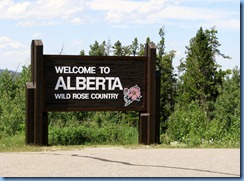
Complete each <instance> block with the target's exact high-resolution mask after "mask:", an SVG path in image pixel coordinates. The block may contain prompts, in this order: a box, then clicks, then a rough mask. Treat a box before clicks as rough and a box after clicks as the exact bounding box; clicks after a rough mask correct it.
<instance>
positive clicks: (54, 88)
mask: <svg viewBox="0 0 244 181" xmlns="http://www.w3.org/2000/svg"><path fill="white" fill-rule="evenodd" d="M156 82H157V83H156ZM54 111H65V112H67V111H138V112H139V114H138V115H139V130H138V131H139V133H138V135H139V137H138V138H139V143H143V144H151V143H159V135H160V134H159V133H160V76H156V47H155V45H154V44H152V43H148V44H146V46H145V56H141V57H137V56H134V57H132V56H126V57H122V56H75V55H46V54H43V44H42V41H41V40H33V41H32V44H31V82H27V83H26V143H27V144H34V145H48V112H54Z"/></svg>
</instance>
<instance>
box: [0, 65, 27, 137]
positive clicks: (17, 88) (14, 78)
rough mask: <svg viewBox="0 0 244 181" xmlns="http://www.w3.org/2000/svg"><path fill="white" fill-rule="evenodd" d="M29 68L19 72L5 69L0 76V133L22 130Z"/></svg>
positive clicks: (12, 132)
mask: <svg viewBox="0 0 244 181" xmlns="http://www.w3.org/2000/svg"><path fill="white" fill-rule="evenodd" d="M29 77H30V68H27V67H23V70H22V72H21V73H20V74H18V73H12V72H10V71H7V70H6V71H5V72H3V73H2V74H1V76H0V100H1V101H0V135H15V134H16V133H17V132H19V131H23V130H24V120H25V83H26V82H29Z"/></svg>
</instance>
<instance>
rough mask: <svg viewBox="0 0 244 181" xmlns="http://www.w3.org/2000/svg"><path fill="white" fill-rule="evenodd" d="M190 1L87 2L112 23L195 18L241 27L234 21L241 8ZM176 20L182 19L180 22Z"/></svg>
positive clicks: (129, 0)
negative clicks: (205, 4) (225, 7)
mask: <svg viewBox="0 0 244 181" xmlns="http://www.w3.org/2000/svg"><path fill="white" fill-rule="evenodd" d="M188 1H189V0H188ZM190 1H191V2H192V3H190V4H191V5H189V4H188V5H186V4H183V3H182V2H185V1H177V2H174V1H169V0H160V1H159V0H147V1H132V0H92V1H91V2H89V3H87V5H88V6H89V8H90V9H92V10H99V11H103V12H104V13H105V20H106V21H107V22H108V23H110V24H113V25H114V24H120V25H121V24H127V25H128V24H162V23H165V22H166V23H167V22H169V21H170V20H174V23H177V24H183V23H184V22H186V21H188V22H192V21H198V23H200V24H207V23H208V24H211V26H214V25H216V26H217V27H218V26H221V27H223V26H224V27H225V28H232V29H240V26H238V23H237V21H239V18H240V12H234V11H227V10H223V9H219V8H218V7H216V8H203V7H199V5H198V6H194V3H195V4H197V3H199V2H197V1H192V0H190ZM227 2H228V1H227ZM175 20H176V21H175ZM178 20H179V21H181V22H180V23H179V21H178ZM177 21H178V22H177ZM223 22H226V24H224V23H223ZM169 23H170V22H169Z"/></svg>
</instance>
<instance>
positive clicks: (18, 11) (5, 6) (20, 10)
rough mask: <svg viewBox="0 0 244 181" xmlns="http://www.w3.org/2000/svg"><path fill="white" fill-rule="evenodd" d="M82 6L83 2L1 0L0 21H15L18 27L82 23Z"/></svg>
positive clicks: (80, 0)
mask: <svg viewBox="0 0 244 181" xmlns="http://www.w3.org/2000/svg"><path fill="white" fill-rule="evenodd" d="M84 6H85V4H84V0H72V1H70V0H37V1H31V0H24V1H20V2H19V1H13V0H2V1H1V2H0V13H1V16H0V19H10V20H16V21H18V25H20V26H33V25H39V24H41V25H49V24H54V21H55V22H56V24H60V23H61V22H62V23H67V22H71V23H72V22H74V23H82V22H83V21H81V17H82V16H83V10H84ZM78 19H79V21H77V20H78ZM50 20H51V23H50ZM74 20H75V21H74Z"/></svg>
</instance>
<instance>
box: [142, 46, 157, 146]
mask: <svg viewBox="0 0 244 181" xmlns="http://www.w3.org/2000/svg"><path fill="white" fill-rule="evenodd" d="M145 56H147V59H148V61H147V113H149V120H150V121H149V122H150V123H149V125H148V133H150V134H149V135H150V138H149V143H148V144H152V143H155V142H156V140H155V120H156V115H155V114H156V107H155V106H156V46H155V45H154V44H153V43H148V44H146V47H145Z"/></svg>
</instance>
